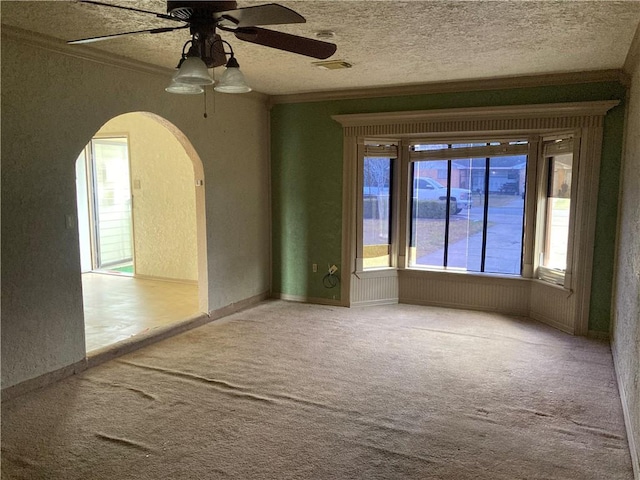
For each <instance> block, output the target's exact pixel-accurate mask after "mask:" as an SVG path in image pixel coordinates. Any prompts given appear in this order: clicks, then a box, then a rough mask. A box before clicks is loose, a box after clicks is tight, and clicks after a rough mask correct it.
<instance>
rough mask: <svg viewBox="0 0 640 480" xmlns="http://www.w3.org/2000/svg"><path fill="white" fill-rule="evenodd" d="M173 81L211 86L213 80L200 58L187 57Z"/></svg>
mask: <svg viewBox="0 0 640 480" xmlns="http://www.w3.org/2000/svg"><path fill="white" fill-rule="evenodd" d="M173 80H174V81H175V82H177V83H185V84H187V85H211V84H213V78H211V76H210V75H209V71H208V70H207V65H206V64H205V63H204V62H203V61H202V60H201V59H199V58H198V57H187V58H186V59H185V61H184V62H182V65H180V70H178V73H177V74H176V76H175V77H173Z"/></svg>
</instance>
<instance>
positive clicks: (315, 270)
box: [311, 263, 318, 273]
mask: <svg viewBox="0 0 640 480" xmlns="http://www.w3.org/2000/svg"><path fill="white" fill-rule="evenodd" d="M311 270H313V273H317V271H318V264H317V263H314V264H313V265H311Z"/></svg>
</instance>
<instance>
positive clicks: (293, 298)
mask: <svg viewBox="0 0 640 480" xmlns="http://www.w3.org/2000/svg"><path fill="white" fill-rule="evenodd" d="M271 298H277V299H279V300H286V301H288V302H298V303H313V304H315V305H332V306H334V307H348V305H345V304H344V303H343V302H342V300H332V299H329V298H320V297H306V296H304V295H289V294H288V293H273V294H271Z"/></svg>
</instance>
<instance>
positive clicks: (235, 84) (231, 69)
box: [213, 57, 251, 93]
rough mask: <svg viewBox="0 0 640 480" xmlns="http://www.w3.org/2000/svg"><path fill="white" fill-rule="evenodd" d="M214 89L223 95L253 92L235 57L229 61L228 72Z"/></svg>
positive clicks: (226, 71)
mask: <svg viewBox="0 0 640 480" xmlns="http://www.w3.org/2000/svg"><path fill="white" fill-rule="evenodd" d="M213 89H214V90H215V91H216V92H221V93H248V92H250V91H251V87H250V86H249V85H247V81H246V79H245V78H244V74H243V73H242V72H241V71H240V65H238V61H237V60H236V59H235V57H231V58H230V59H229V61H228V62H227V68H226V70H225V71H224V73H223V74H222V76H221V77H220V80H218V83H217V84H216V86H215V87H213Z"/></svg>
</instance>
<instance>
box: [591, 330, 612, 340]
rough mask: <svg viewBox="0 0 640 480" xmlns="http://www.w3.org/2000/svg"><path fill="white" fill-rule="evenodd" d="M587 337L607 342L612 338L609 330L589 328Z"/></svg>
mask: <svg viewBox="0 0 640 480" xmlns="http://www.w3.org/2000/svg"><path fill="white" fill-rule="evenodd" d="M587 337H589V338H593V339H595V340H603V341H606V342H608V341H609V340H610V336H609V332H599V331H598V330H589V331H588V332H587Z"/></svg>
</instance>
